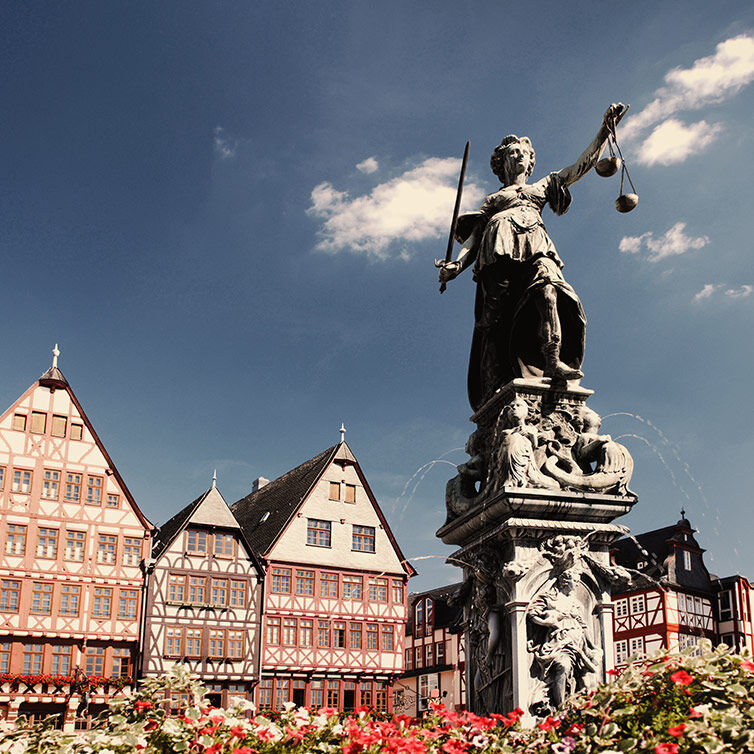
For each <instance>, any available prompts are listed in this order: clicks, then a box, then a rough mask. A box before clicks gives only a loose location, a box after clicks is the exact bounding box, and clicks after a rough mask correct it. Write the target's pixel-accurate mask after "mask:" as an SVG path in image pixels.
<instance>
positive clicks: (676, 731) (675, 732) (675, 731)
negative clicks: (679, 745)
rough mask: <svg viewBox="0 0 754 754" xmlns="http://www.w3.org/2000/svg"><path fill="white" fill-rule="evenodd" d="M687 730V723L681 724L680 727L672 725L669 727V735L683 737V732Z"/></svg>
mask: <svg viewBox="0 0 754 754" xmlns="http://www.w3.org/2000/svg"><path fill="white" fill-rule="evenodd" d="M685 730H686V723H681V724H680V725H671V726H669V727H668V733H670V735H671V736H677V737H680V736H682V735H683V731H685Z"/></svg>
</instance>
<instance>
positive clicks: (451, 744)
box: [440, 738, 471, 754]
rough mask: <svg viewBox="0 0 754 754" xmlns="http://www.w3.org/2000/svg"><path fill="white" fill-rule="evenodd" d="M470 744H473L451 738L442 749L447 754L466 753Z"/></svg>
mask: <svg viewBox="0 0 754 754" xmlns="http://www.w3.org/2000/svg"><path fill="white" fill-rule="evenodd" d="M470 746H471V744H469V743H466V741H457V740H456V739H454V738H451V739H450V740H449V741H446V742H445V743H444V744H443V745H442V746H441V747H440V751H444V752H445V754H466V752H467V751H468V750H469V747H470Z"/></svg>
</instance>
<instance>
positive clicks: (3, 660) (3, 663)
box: [0, 641, 10, 673]
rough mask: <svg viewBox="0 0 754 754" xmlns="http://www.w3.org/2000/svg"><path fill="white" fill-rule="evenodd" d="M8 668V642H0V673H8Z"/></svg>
mask: <svg viewBox="0 0 754 754" xmlns="http://www.w3.org/2000/svg"><path fill="white" fill-rule="evenodd" d="M9 670H10V642H9V641H5V642H3V643H2V644H0V673H8V672H9Z"/></svg>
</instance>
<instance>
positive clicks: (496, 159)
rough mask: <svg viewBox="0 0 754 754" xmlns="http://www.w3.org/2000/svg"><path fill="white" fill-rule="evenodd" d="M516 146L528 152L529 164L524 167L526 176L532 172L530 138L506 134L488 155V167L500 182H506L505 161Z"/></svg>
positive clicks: (532, 158) (532, 162)
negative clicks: (490, 155)
mask: <svg viewBox="0 0 754 754" xmlns="http://www.w3.org/2000/svg"><path fill="white" fill-rule="evenodd" d="M514 148H516V149H517V150H518V149H520V150H523V151H525V152H528V154H529V164H528V167H527V168H526V177H527V178H528V177H529V176H530V175H531V174H532V173H533V172H534V163H535V154H534V147H533V146H532V144H531V139H530V138H529V137H528V136H521V137H518V136H516V134H510V135H509V136H506V137H505V138H504V139H503V140H502V141H501V142H500V144H499V145H498V146H496V147H495V149H494V151H493V152H492V157H490V167H491V168H492V172H493V173H494V174H495V175H496V176H497V177H498V178H499V179H500V181H501V182H502V183H506V182H507V180H506V179H507V178H508V175H509V170H508V168H507V163H508V161H509V159H510V155H511V151H512V150H513V149H514Z"/></svg>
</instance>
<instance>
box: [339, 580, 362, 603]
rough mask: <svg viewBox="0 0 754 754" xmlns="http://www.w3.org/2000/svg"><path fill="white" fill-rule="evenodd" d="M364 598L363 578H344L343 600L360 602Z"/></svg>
mask: <svg viewBox="0 0 754 754" xmlns="http://www.w3.org/2000/svg"><path fill="white" fill-rule="evenodd" d="M363 596H364V579H363V578H362V577H361V576H347V575H345V576H343V599H344V600H360V599H362V598H363Z"/></svg>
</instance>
